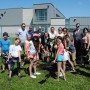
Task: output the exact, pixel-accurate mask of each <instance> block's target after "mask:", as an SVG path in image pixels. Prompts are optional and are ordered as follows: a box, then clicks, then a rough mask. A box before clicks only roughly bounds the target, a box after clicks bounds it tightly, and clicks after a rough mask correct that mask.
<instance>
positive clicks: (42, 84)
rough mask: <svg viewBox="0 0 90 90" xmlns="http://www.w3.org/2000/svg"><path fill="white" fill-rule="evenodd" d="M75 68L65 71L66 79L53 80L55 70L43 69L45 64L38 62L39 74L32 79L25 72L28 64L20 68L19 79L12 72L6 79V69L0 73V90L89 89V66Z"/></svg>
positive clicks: (55, 73)
mask: <svg viewBox="0 0 90 90" xmlns="http://www.w3.org/2000/svg"><path fill="white" fill-rule="evenodd" d="M0 65H1V61H0ZM76 69H77V73H70V72H69V71H67V72H66V77H67V81H64V80H63V79H62V77H61V78H60V81H55V79H54V77H55V76H56V75H57V72H56V70H54V69H53V68H51V69H50V68H49V69H45V64H44V63H40V66H39V67H38V71H39V72H41V75H39V76H37V78H36V79H32V78H30V77H29V75H28V74H27V73H26V70H27V71H28V64H26V65H24V67H23V68H22V69H21V76H22V78H21V79H19V78H18V77H17V75H16V74H14V75H13V77H12V80H11V81H8V70H6V71H5V73H0V90H90V67H88V68H83V67H80V66H77V67H76ZM0 71H1V70H0Z"/></svg>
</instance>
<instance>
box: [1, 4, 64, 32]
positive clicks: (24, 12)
mask: <svg viewBox="0 0 90 90" xmlns="http://www.w3.org/2000/svg"><path fill="white" fill-rule="evenodd" d="M22 22H25V23H26V25H27V29H28V27H29V25H32V26H34V29H37V27H38V26H39V25H40V26H42V28H43V31H47V30H48V29H49V28H50V27H51V26H55V27H56V28H57V27H59V26H65V16H64V15H63V14H62V13H61V12H60V11H59V10H58V9H57V8H55V7H54V5H53V4H51V3H43V4H33V7H32V8H7V9H0V31H1V33H3V32H5V31H8V32H9V33H15V32H16V30H17V29H18V28H20V25H21V23H22Z"/></svg>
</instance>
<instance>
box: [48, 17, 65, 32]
mask: <svg viewBox="0 0 90 90" xmlns="http://www.w3.org/2000/svg"><path fill="white" fill-rule="evenodd" d="M51 27H54V28H55V30H56V31H57V30H58V28H59V27H62V28H64V27H65V19H58V18H55V19H51V26H50V27H49V28H48V31H49V30H50V28H51Z"/></svg>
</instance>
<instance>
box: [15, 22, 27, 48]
mask: <svg viewBox="0 0 90 90" xmlns="http://www.w3.org/2000/svg"><path fill="white" fill-rule="evenodd" d="M25 27H26V24H25V23H22V24H21V29H19V30H17V32H16V35H17V37H18V38H20V40H21V43H20V45H21V47H22V48H23V49H24V43H25V40H26V39H27V30H26V29H25Z"/></svg>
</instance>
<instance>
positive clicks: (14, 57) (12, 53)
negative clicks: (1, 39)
mask: <svg viewBox="0 0 90 90" xmlns="http://www.w3.org/2000/svg"><path fill="white" fill-rule="evenodd" d="M19 44H20V39H19V38H15V43H14V45H10V48H9V55H8V63H9V64H10V71H9V78H8V80H11V75H12V70H13V69H14V63H15V62H17V68H18V77H19V78H20V62H21V55H20V52H21V51H22V49H21V46H20V45H19Z"/></svg>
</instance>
